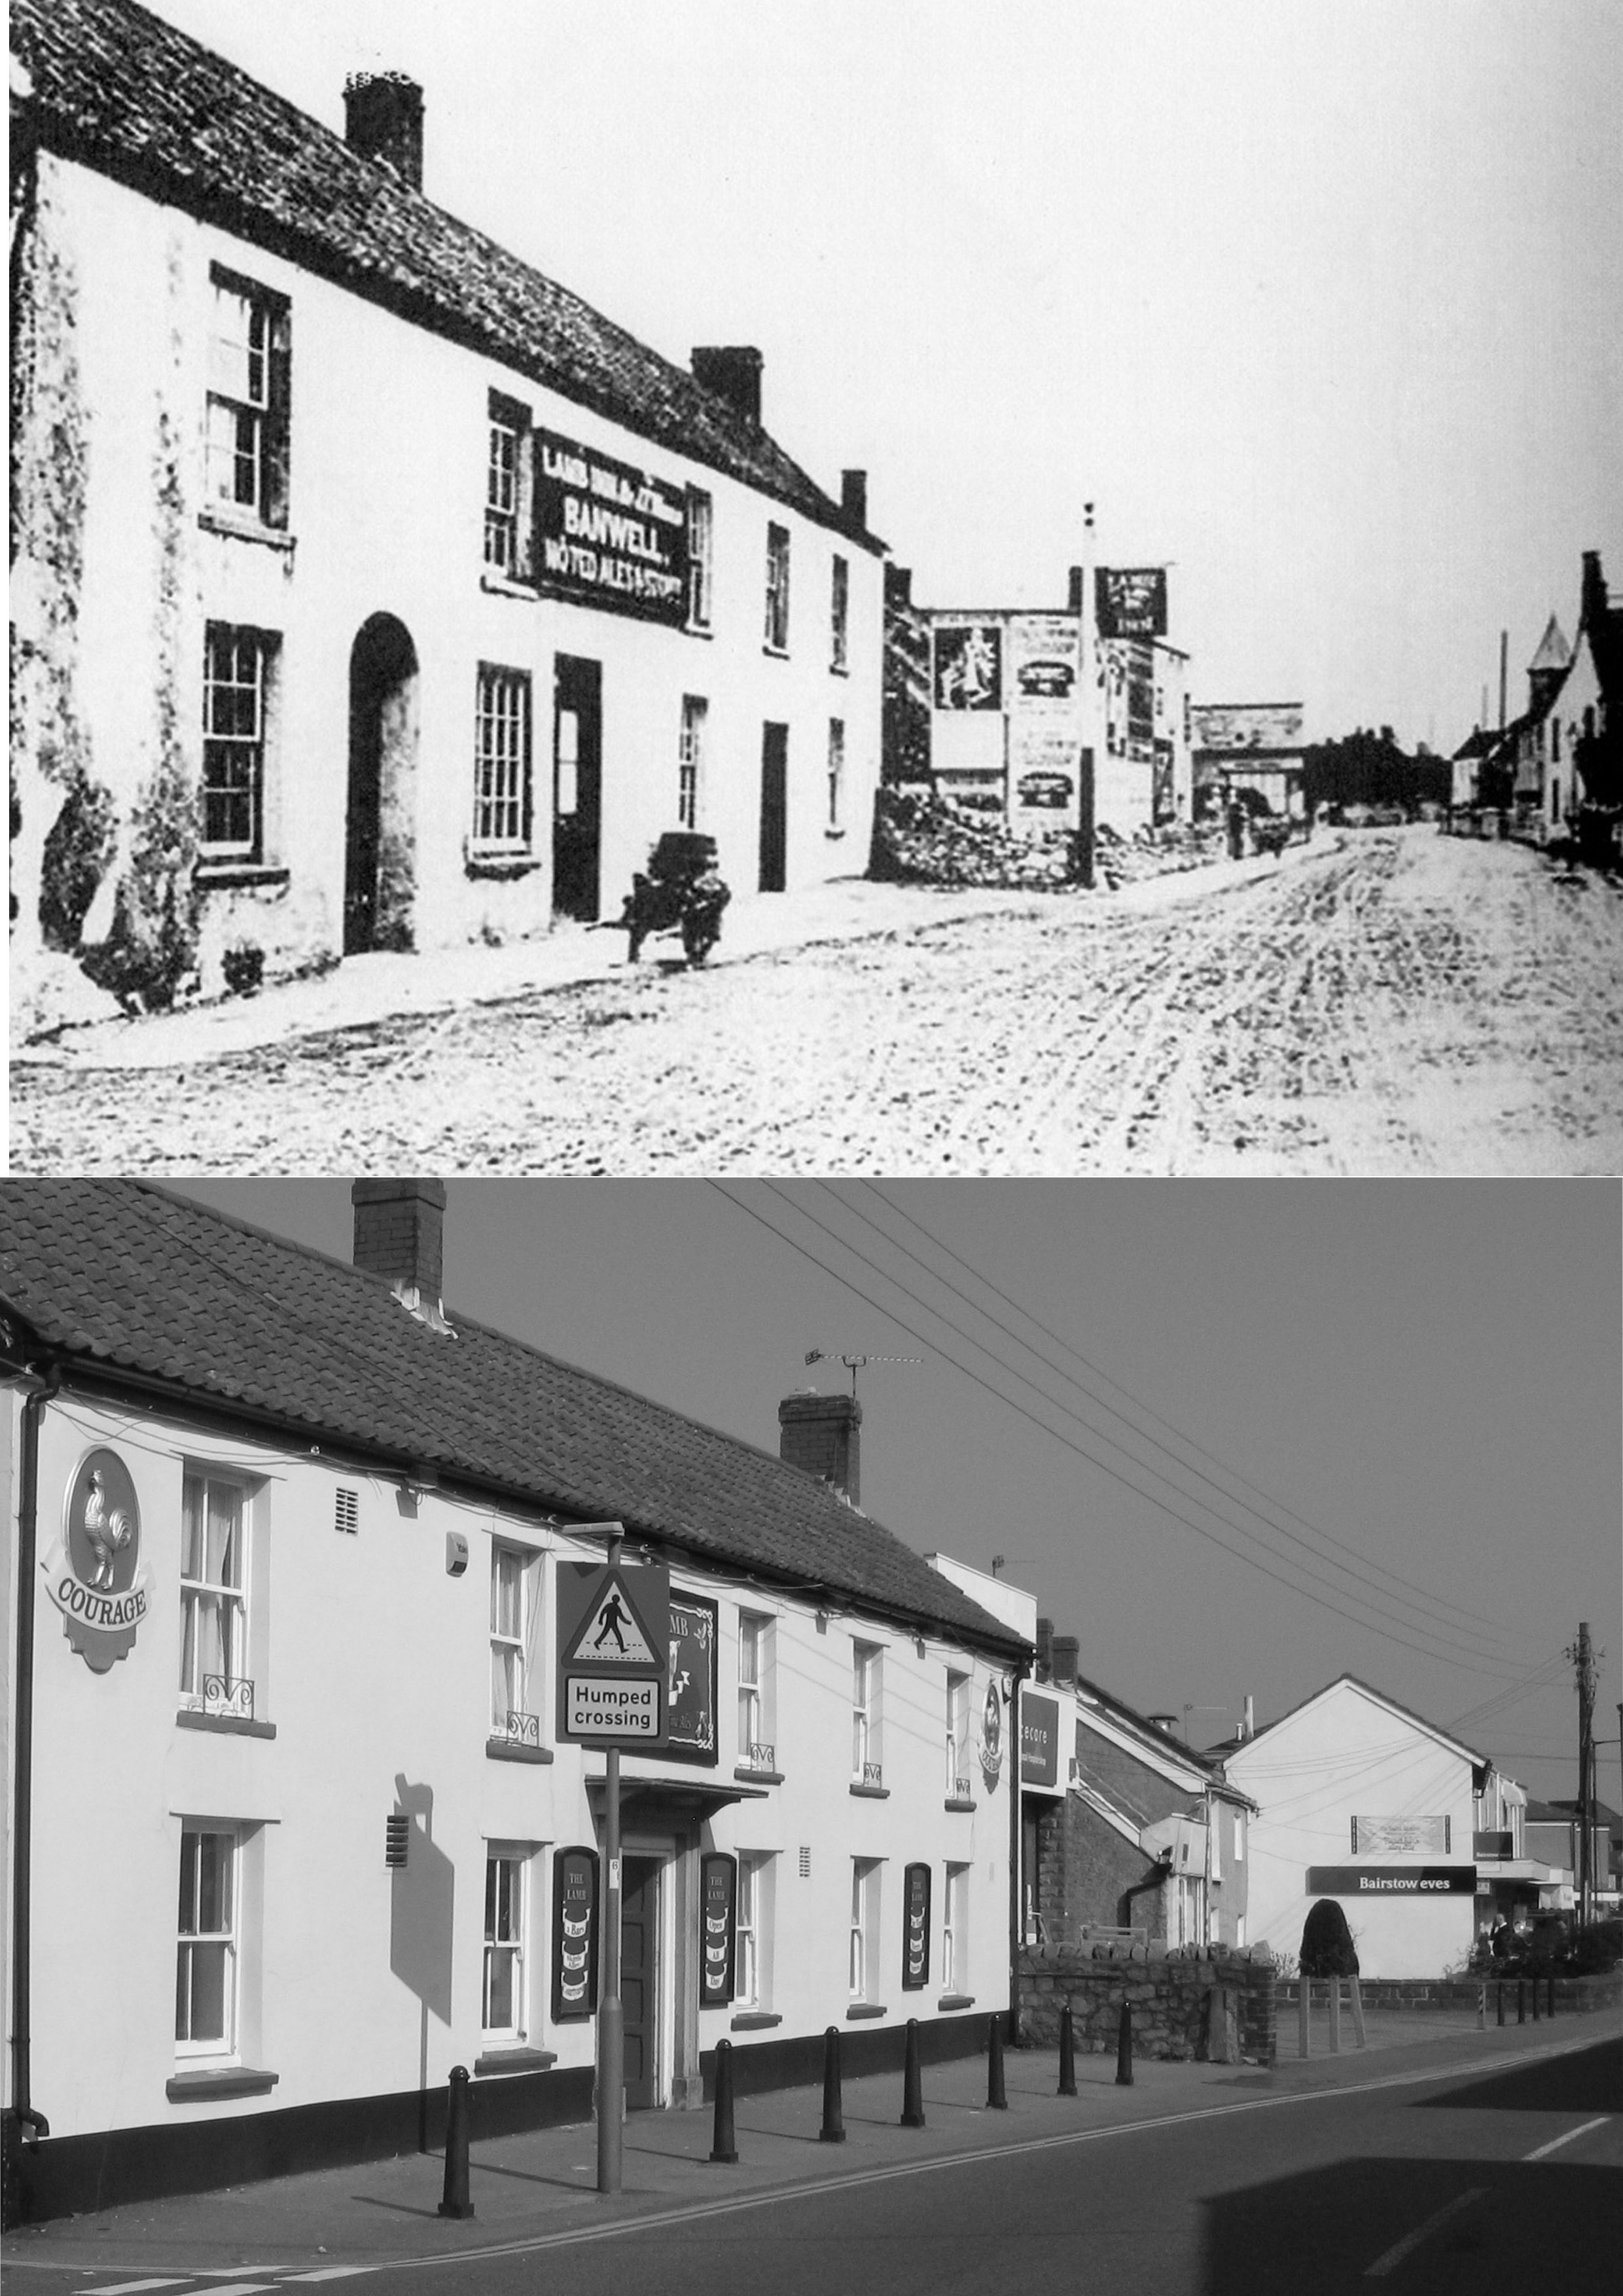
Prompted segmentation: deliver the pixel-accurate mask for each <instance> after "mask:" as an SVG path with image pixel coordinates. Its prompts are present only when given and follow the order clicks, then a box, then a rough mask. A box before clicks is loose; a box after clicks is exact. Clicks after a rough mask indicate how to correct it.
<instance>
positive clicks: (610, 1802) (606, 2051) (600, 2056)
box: [558, 1522, 670, 2193]
mask: <svg viewBox="0 0 1623 2296" xmlns="http://www.w3.org/2000/svg"><path fill="white" fill-rule="evenodd" d="M572 1529H573V1532H574V1535H575V1536H576V1537H577V1538H580V1537H583V1536H590V1535H591V1534H593V1533H594V1532H597V1533H602V1535H603V1536H605V1537H606V1538H607V1539H608V1543H609V1551H608V1566H607V1568H606V1569H602V1570H600V1569H598V1568H596V1567H595V1566H592V1565H582V1564H576V1565H574V1566H572V1568H571V1567H569V1566H562V1567H561V1568H560V1570H559V1573H558V1734H559V1737H560V1738H561V1739H564V1740H567V1741H572V1742H573V1743H576V1744H578V1745H587V1746H602V1748H603V1750H604V1767H605V1770H606V1773H607V1775H606V1776H605V1779H604V1787H605V1802H604V1810H603V1866H604V1869H605V1871H604V1880H605V1888H604V1891H603V1900H604V1902H603V1922H602V1963H601V1966H602V1987H601V1989H600V1990H599V1993H598V1999H597V2189H598V2191H599V2192H600V2193H618V2192H619V2189H620V2181H621V2176H622V2171H623V2164H624V2150H625V2147H624V2130H623V2128H622V2125H621V2116H622V2114H623V2112H624V2111H625V2097H626V2019H625V2008H624V2005H623V2003H622V2002H621V1999H620V1898H621V1890H620V1750H621V1747H622V1746H626V1745H629V1746H631V1747H632V1748H633V1749H634V1750H635V1751H637V1752H639V1753H641V1752H652V1751H657V1750H658V1749H659V1748H660V1747H661V1746H662V1745H663V1744H664V1743H665V1724H666V1701H667V1695H668V1684H669V1672H670V1611H669V1596H670V1574H669V1572H668V1570H666V1569H665V1568H664V1567H663V1565H660V1564H642V1565H639V1566H637V1567H635V1568H628V1567H627V1565H626V1563H625V1562H624V1560H623V1557H624V1552H625V1529H624V1526H623V1525H621V1524H620V1523H618V1522H591V1523H576V1524H574V1525H573V1526H572Z"/></svg>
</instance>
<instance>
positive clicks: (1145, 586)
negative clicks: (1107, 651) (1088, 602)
mask: <svg viewBox="0 0 1623 2296" xmlns="http://www.w3.org/2000/svg"><path fill="white" fill-rule="evenodd" d="M1094 610H1095V618H1096V619H1097V621H1098V625H1099V635H1100V636H1101V637H1102V638H1164V637H1165V636H1166V635H1167V570H1166V568H1165V567H1164V566H1101V567H1099V568H1098V569H1097V570H1096V572H1095V575H1094Z"/></svg>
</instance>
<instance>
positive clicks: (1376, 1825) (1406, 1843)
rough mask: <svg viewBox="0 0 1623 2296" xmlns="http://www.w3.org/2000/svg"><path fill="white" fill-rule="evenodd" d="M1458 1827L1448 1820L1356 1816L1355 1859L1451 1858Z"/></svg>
mask: <svg viewBox="0 0 1623 2296" xmlns="http://www.w3.org/2000/svg"><path fill="white" fill-rule="evenodd" d="M1453 1848H1454V1826H1453V1823H1452V1821H1451V1820H1450V1819H1449V1818H1447V1817H1446V1816H1444V1817H1355V1818H1354V1820H1353V1822H1352V1853H1353V1856H1354V1857H1447V1856H1448V1855H1449V1854H1450V1852H1451V1851H1452V1850H1453Z"/></svg>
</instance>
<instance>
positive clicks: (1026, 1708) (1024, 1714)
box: [1020, 1685, 1060, 1790]
mask: <svg viewBox="0 0 1623 2296" xmlns="http://www.w3.org/2000/svg"><path fill="white" fill-rule="evenodd" d="M1059 1780H1060V1702H1059V1700H1058V1699H1057V1698H1045V1696H1044V1695H1043V1694H1042V1693H1041V1692H1040V1691H1036V1690H1028V1689H1026V1688H1025V1687H1024V1686H1023V1685H1022V1687H1021V1693H1020V1782H1021V1785H1023V1786H1047V1787H1049V1788H1050V1789H1051V1790H1052V1789H1053V1788H1054V1787H1056V1786H1057V1785H1058V1784H1059Z"/></svg>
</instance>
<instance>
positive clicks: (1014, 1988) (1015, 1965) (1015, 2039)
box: [1009, 1659, 1029, 2049]
mask: <svg viewBox="0 0 1623 2296" xmlns="http://www.w3.org/2000/svg"><path fill="white" fill-rule="evenodd" d="M1028 1663H1029V1661H1027V1660H1025V1659H1021V1661H1020V1663H1019V1664H1018V1666H1016V1668H1015V1669H1014V1687H1013V1691H1012V1694H1011V1700H1010V1705H1009V1712H1010V1714H1011V1715H1012V1721H1011V1723H1010V1725H1009V2046H1010V2047H1011V2048H1012V2049H1017V2048H1018V2047H1019V2046H1020V1948H1021V1929H1022V1927H1023V1923H1022V1922H1021V1901H1020V1751H1021V1747H1020V1686H1021V1683H1022V1682H1024V1680H1025V1679H1026V1669H1027V1666H1028Z"/></svg>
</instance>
